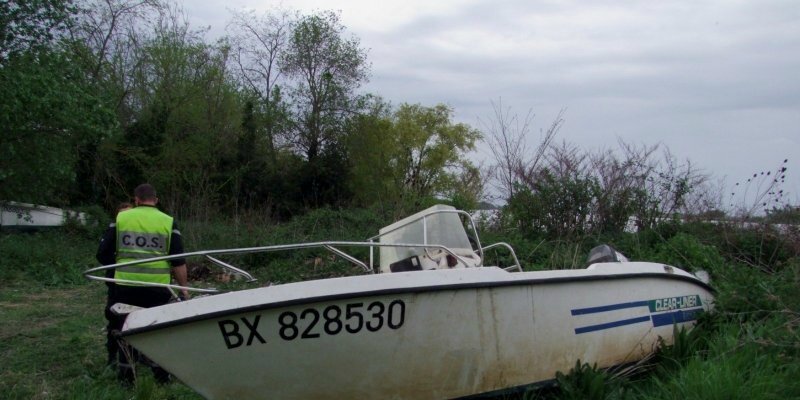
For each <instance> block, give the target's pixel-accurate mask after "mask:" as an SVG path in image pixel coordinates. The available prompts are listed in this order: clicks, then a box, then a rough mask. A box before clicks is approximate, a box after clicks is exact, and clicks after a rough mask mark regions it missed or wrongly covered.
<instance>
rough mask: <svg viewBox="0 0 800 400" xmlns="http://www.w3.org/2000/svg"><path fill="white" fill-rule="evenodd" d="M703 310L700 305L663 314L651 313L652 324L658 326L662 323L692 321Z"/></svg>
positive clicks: (670, 323)
mask: <svg viewBox="0 0 800 400" xmlns="http://www.w3.org/2000/svg"><path fill="white" fill-rule="evenodd" d="M702 311H703V308H702V307H699V308H692V309H689V310H678V311H673V312H668V313H664V314H656V315H653V326H655V327H659V326H664V325H672V324H677V323H680V322H688V321H694V320H696V319H697V316H698V315H699V314H700V313H701V312H702Z"/></svg>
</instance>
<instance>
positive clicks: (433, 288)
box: [120, 267, 716, 337]
mask: <svg viewBox="0 0 800 400" xmlns="http://www.w3.org/2000/svg"><path fill="white" fill-rule="evenodd" d="M483 268H489V267H483ZM575 271H583V270H575ZM414 273H417V274H419V273H425V272H414ZM637 278H661V279H668V280H678V281H684V282H687V283H693V284H695V285H697V286H699V287H701V288H703V289H705V290H706V291H708V292H709V293H711V294H714V293H716V290H715V289H714V288H713V287H711V286H710V285H709V284H707V283H705V282H703V281H701V280H699V279H697V278H694V277H691V276H685V275H677V274H668V273H663V272H635V273H621V274H602V275H582V276H558V277H550V278H531V279H514V280H503V281H490V282H485V281H484V282H467V283H448V284H441V285H429V286H427V285H426V286H418V287H409V286H403V287H394V288H387V289H377V290H365V291H359V292H346V293H336V294H330V295H321V296H312V297H303V298H296V299H291V300H281V301H275V302H268V303H262V304H256V305H249V306H244V307H237V308H230V309H226V310H220V311H214V312H210V313H205V314H199V315H193V316H191V317H185V318H179V319H173V320H169V321H165V322H160V323H158V322H157V323H153V324H149V325H147V326H142V327H137V328H132V329H128V330H125V331H122V332H120V336H121V337H128V336H135V335H139V334H143V333H147V332H151V331H156V330H160V329H164V328H170V327H174V326H180V325H187V324H191V323H195V322H201V321H206V320H210V319H217V318H221V317H226V316H230V315H236V314H244V313H252V312H256V311H262V310H271V309H276V308H281V307H291V306H298V305H303V304H313V303H321V302H328V301H335V300H347V299H353V298H359V297H375V296H384V295H391V294H399V293H403V294H406V293H407V294H418V293H428V292H441V291H446V290H464V289H486V288H495V287H496V288H502V287H513V286H525V285H537V286H538V285H543V284H567V283H573V282H591V281H608V280H627V279H637ZM267 287H269V286H266V287H263V288H260V289H264V288H267ZM258 289H259V288H256V289H249V290H258ZM159 307H163V306H159ZM155 308H158V307H153V308H150V309H155Z"/></svg>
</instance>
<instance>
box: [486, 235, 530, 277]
mask: <svg viewBox="0 0 800 400" xmlns="http://www.w3.org/2000/svg"><path fill="white" fill-rule="evenodd" d="M494 247H505V248H507V249H508V251H509V252H511V257H513V258H514V263H515V264H514V265H512V266H509V267H505V268H503V269H505V270H506V271H512V270H515V269H516V270H517V272H522V264H520V263H519V260H518V259H517V253H516V252H515V251H514V248H513V247H511V245H510V244H508V243H506V242H497V243H494V244H490V245H488V246H486V247H484V248H483V249H482V250H484V251H485V250H489V249H491V248H494Z"/></svg>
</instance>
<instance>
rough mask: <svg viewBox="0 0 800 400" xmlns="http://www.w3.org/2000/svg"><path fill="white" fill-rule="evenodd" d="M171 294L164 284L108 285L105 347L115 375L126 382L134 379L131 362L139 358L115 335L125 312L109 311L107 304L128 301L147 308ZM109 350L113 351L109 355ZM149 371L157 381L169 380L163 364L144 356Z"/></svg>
mask: <svg viewBox="0 0 800 400" xmlns="http://www.w3.org/2000/svg"><path fill="white" fill-rule="evenodd" d="M171 298H172V293H171V292H170V291H169V290H167V289H165V288H158V287H141V286H125V285H112V286H111V287H109V291H108V301H107V302H106V310H105V314H106V319H107V320H108V326H107V335H108V336H107V338H106V348H107V349H108V352H109V359H111V358H112V357H113V358H115V359H116V362H117V375H118V377H119V378H120V379H121V380H123V381H126V382H129V383H130V382H133V380H134V370H133V367H134V364H135V363H136V361H137V360H139V359H140V356H139V354H138V352H136V350H134V349H133V348H132V347H130V346H128V345H127V344H125V343H124V342H123V341H122V340H121V339H120V338H119V332H120V331H122V326H123V325H124V324H125V318H126V316H125V315H116V314H114V313H113V312H111V306H113V305H114V304H116V303H124V304H130V305H132V306H138V307H144V308H150V307H156V306H160V305H164V304H167V303H168V302H169V301H170V299H171ZM112 351H113V352H114V355H113V356H112ZM144 361H147V362H148V364H150V367H151V369H152V370H153V375H154V376H155V378H156V380H157V381H158V382H162V383H163V382H167V381H168V380H169V373H168V372H167V371H165V370H164V369H163V368H161V367H159V366H158V365H155V363H152V362H150V361H148V360H144Z"/></svg>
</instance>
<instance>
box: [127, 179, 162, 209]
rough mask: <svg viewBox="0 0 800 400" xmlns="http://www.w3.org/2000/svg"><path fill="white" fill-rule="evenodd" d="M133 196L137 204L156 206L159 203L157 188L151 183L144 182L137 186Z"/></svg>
mask: <svg viewBox="0 0 800 400" xmlns="http://www.w3.org/2000/svg"><path fill="white" fill-rule="evenodd" d="M133 197H134V200H135V202H136V205H137V206H138V205H141V204H146V205H150V206H154V205H156V203H158V197H157V196H156V188H154V187H153V185H151V184H149V183H143V184H141V185H139V186H137V187H136V189H134V190H133Z"/></svg>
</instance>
